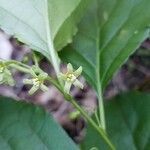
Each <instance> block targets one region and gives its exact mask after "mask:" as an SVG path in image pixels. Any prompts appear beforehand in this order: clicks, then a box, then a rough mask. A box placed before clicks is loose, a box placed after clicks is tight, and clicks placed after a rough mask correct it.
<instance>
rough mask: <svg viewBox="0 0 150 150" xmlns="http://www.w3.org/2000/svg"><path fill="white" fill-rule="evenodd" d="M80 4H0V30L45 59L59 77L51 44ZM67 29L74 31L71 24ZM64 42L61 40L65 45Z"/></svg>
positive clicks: (50, 0)
mask: <svg viewBox="0 0 150 150" xmlns="http://www.w3.org/2000/svg"><path fill="white" fill-rule="evenodd" d="M79 3H80V0H71V1H70V0H57V1H56V0H36V1H35V0H12V1H9V2H8V1H5V0H0V27H1V28H2V29H3V30H5V31H6V32H7V33H9V34H11V35H14V36H15V37H16V38H18V39H19V40H20V41H22V42H24V43H26V44H28V45H29V46H30V47H31V48H32V49H34V50H36V51H39V52H40V53H42V54H43V55H45V56H46V57H47V58H48V59H49V60H51V62H52V64H53V66H54V68H55V71H56V72H57V73H58V72H59V60H58V58H57V54H56V52H55V50H54V45H53V41H54V39H55V37H56V34H57V33H58V32H59V30H60V28H61V26H62V25H63V23H64V22H65V20H66V19H68V17H70V15H71V14H72V13H73V12H74V10H75V9H76V7H77V6H78V5H79ZM69 25H70V26H73V27H74V22H73V23H72V24H71V23H70V24H69ZM68 34H69V33H68ZM60 36H61V37H63V35H62V34H61V35H60ZM66 38H68V37H65V38H61V40H62V41H64V43H65V44H66V42H68V41H67V40H68V39H66ZM59 40H60V39H59ZM56 43H59V42H58V41H57V42H56ZM56 47H57V45H56ZM60 48H62V47H60Z"/></svg>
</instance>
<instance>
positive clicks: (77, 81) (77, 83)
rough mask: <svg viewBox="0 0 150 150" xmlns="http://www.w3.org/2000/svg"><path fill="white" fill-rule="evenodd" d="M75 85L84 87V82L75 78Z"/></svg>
mask: <svg viewBox="0 0 150 150" xmlns="http://www.w3.org/2000/svg"><path fill="white" fill-rule="evenodd" d="M73 85H74V86H77V87H79V88H80V89H83V84H82V83H81V82H80V81H79V80H78V79H76V80H75V82H74V83H73Z"/></svg>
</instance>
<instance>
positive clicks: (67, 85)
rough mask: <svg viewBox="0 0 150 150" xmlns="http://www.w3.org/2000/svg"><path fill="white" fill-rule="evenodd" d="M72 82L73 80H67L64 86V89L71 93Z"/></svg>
mask: <svg viewBox="0 0 150 150" xmlns="http://www.w3.org/2000/svg"><path fill="white" fill-rule="evenodd" d="M71 85H72V83H71V82H67V81H66V82H65V86H64V91H65V92H66V93H67V94H69V92H70V88H71Z"/></svg>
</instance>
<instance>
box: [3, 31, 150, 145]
mask: <svg viewBox="0 0 150 150" xmlns="http://www.w3.org/2000/svg"><path fill="white" fill-rule="evenodd" d="M0 58H2V59H6V60H9V59H15V60H18V61H24V62H27V63H28V64H29V65H32V64H33V61H32V54H31V51H30V49H29V48H28V47H27V46H26V45H23V44H22V43H19V42H17V41H16V40H15V39H14V38H13V37H11V36H8V35H6V34H5V33H4V32H3V31H0ZM40 66H41V68H42V69H43V70H44V71H46V72H48V73H49V74H51V75H54V71H53V68H52V66H51V65H49V63H48V62H47V60H46V59H45V58H42V59H41V61H40ZM62 70H63V71H65V65H64V64H62ZM13 73H14V78H15V80H16V82H17V84H16V85H15V87H9V86H2V85H0V94H1V95H5V96H9V97H14V98H16V99H18V100H19V99H24V100H26V101H31V102H33V103H35V104H38V105H42V106H43V107H45V109H47V110H48V111H49V112H51V114H53V116H54V118H55V119H56V120H57V121H58V122H59V123H60V124H61V125H62V126H63V128H64V129H65V130H66V131H67V132H68V134H69V135H70V136H71V137H72V138H73V139H74V140H75V141H76V142H77V143H78V142H80V141H81V140H82V139H83V137H84V134H85V132H84V127H85V126H86V124H85V122H84V120H83V119H82V118H77V119H74V120H72V119H70V117H69V116H70V113H71V112H73V111H75V110H74V108H73V107H72V106H71V105H70V104H69V103H68V102H67V101H65V100H64V99H63V97H62V95H61V94H60V93H59V92H58V91H57V89H55V87H53V86H51V85H50V86H49V91H48V92H46V93H43V92H41V91H38V92H37V93H36V94H35V95H33V96H29V95H28V90H29V88H30V87H27V86H24V85H23V83H22V80H23V79H24V78H28V75H26V74H23V73H20V72H17V71H15V70H14V71H13ZM80 80H81V82H83V83H84V89H83V90H79V89H76V88H72V95H73V96H74V97H75V98H76V99H77V100H78V102H79V103H80V104H81V105H83V107H84V108H85V109H86V110H88V111H89V113H91V114H92V112H93V110H94V109H95V108H96V105H97V99H96V94H95V92H94V91H93V90H92V89H91V88H90V86H89V85H88V84H87V82H86V81H85V80H84V78H83V77H81V78H80ZM130 90H140V91H146V92H150V40H149V39H147V40H146V41H144V42H143V43H142V45H141V46H140V47H139V49H138V50H137V51H136V52H135V53H134V54H133V55H132V56H131V57H130V58H129V59H128V61H127V62H126V63H125V64H124V65H123V66H122V67H121V68H120V69H119V70H118V72H117V73H116V74H115V75H114V77H113V79H112V80H111V82H110V84H109V85H108V86H107V88H106V90H105V92H104V96H105V99H106V100H109V98H111V97H113V96H115V95H117V94H119V93H121V92H125V91H130Z"/></svg>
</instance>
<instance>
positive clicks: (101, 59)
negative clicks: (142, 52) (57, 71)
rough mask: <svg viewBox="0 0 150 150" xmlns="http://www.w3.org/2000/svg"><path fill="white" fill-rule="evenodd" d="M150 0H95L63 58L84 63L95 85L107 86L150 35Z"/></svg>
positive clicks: (62, 52)
mask: <svg viewBox="0 0 150 150" xmlns="http://www.w3.org/2000/svg"><path fill="white" fill-rule="evenodd" d="M149 6H150V1H149V0H111V1H110V0H93V1H92V2H91V5H90V6H89V9H88V12H87V14H86V15H85V17H84V18H83V20H82V21H81V23H80V25H79V32H78V34H77V35H76V36H75V38H74V41H73V44H71V45H70V46H69V47H67V48H65V50H63V51H61V52H60V56H61V58H62V60H64V61H66V62H70V63H72V64H73V65H75V66H83V71H84V75H85V77H86V78H87V80H88V81H89V83H90V84H92V85H93V87H95V88H97V85H98V84H100V83H99V81H98V80H100V81H101V84H102V88H103V89H104V88H105V87H106V85H107V83H108V81H109V80H110V79H111V77H112V76H113V74H114V73H115V72H116V70H117V69H118V68H119V67H120V66H121V65H122V64H123V63H124V62H125V61H126V60H127V58H128V57H129V56H130V55H131V54H132V53H133V52H134V51H135V50H136V48H138V47H139V46H140V44H141V42H142V41H144V40H145V39H146V38H147V37H148V36H149V28H148V27H149V26H150V15H149V14H150V9H149Z"/></svg>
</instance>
